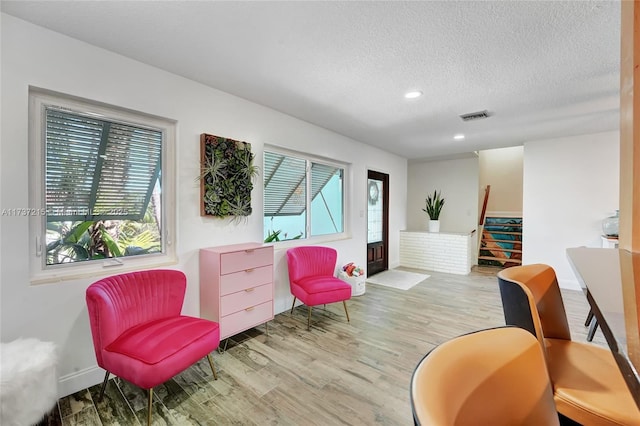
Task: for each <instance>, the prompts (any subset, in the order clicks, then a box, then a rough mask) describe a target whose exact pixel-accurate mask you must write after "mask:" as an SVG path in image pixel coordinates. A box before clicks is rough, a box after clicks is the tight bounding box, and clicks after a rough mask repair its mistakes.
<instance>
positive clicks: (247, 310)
mask: <svg viewBox="0 0 640 426" xmlns="http://www.w3.org/2000/svg"><path fill="white" fill-rule="evenodd" d="M253 308H254V306H252V307H250V308H247V309H245V311H246V312H251V311H253Z"/></svg>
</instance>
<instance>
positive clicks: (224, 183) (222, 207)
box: [198, 133, 258, 218]
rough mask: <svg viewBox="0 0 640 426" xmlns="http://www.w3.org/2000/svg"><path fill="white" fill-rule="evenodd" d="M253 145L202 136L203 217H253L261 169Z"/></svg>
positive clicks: (201, 209) (201, 205) (201, 179)
mask: <svg viewBox="0 0 640 426" xmlns="http://www.w3.org/2000/svg"><path fill="white" fill-rule="evenodd" d="M253 159H254V155H253V154H252V153H251V144H250V143H247V142H241V141H236V140H233V139H227V138H223V137H220V136H214V135H209V134H206V133H203V134H201V135H200V176H199V177H198V178H199V180H200V198H201V204H200V215H202V216H215V217H228V216H231V217H235V218H242V217H243V216H249V215H250V214H251V190H252V189H253V178H254V177H255V176H257V175H258V168H257V166H255V165H254V164H253Z"/></svg>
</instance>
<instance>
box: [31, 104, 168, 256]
mask: <svg viewBox="0 0 640 426" xmlns="http://www.w3.org/2000/svg"><path fill="white" fill-rule="evenodd" d="M45 115H46V129H45V142H46V147H45V151H46V153H45V158H46V164H45V188H46V195H45V203H46V204H45V206H46V208H45V211H44V212H43V214H44V215H45V217H46V251H47V253H46V264H47V265H56V264H62V263H72V262H80V261H89V260H97V259H107V258H118V257H123V256H133V255H142V254H151V253H158V252H161V251H162V249H163V246H162V238H161V235H162V218H161V212H162V206H161V200H162V197H161V185H160V182H161V179H160V176H161V170H160V169H161V152H162V140H163V134H162V131H160V130H157V129H150V128H146V127H142V126H136V125H131V124H124V123H118V122H115V121H108V120H105V119H103V118H100V119H97V118H95V117H94V116H91V115H86V114H82V113H80V112H69V111H68V110H62V109H59V108H56V107H47V108H46V111H45Z"/></svg>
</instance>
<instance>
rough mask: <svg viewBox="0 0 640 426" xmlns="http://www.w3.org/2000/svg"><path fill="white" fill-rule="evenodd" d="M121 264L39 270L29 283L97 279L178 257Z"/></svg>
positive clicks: (167, 263)
mask: <svg viewBox="0 0 640 426" xmlns="http://www.w3.org/2000/svg"><path fill="white" fill-rule="evenodd" d="M119 259H120V260H122V263H121V264H114V263H109V265H108V266H106V265H105V263H107V262H108V261H105V262H98V264H94V265H82V266H80V265H75V266H71V265H70V266H69V267H64V268H60V269H56V270H49V271H41V272H38V273H33V274H32V275H31V279H30V284H31V285H40V284H51V283H59V282H63V281H72V280H79V279H84V278H93V279H99V278H100V277H106V276H109V275H117V274H122V273H125V272H133V271H140V270H144V269H155V268H160V267H164V266H171V265H175V264H177V263H178V258H177V257H176V256H171V255H161V256H158V257H154V258H153V259H151V258H146V259H124V260H123V258H119Z"/></svg>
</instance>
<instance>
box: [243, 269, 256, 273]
mask: <svg viewBox="0 0 640 426" xmlns="http://www.w3.org/2000/svg"><path fill="white" fill-rule="evenodd" d="M254 269H255V268H249V269H245V270H244V271H245V272H253V270H254Z"/></svg>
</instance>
